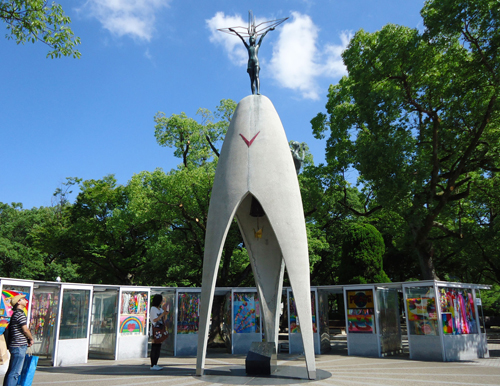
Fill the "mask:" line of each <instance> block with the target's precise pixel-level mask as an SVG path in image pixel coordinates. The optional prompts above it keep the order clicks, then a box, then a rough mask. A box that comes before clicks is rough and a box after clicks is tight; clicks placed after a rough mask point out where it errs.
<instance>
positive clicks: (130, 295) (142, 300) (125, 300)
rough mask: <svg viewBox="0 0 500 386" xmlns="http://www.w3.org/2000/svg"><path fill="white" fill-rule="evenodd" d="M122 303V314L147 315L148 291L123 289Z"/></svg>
mask: <svg viewBox="0 0 500 386" xmlns="http://www.w3.org/2000/svg"><path fill="white" fill-rule="evenodd" d="M120 304H121V307H120V310H121V311H120V314H122V315H146V313H147V308H148V293H147V292H135V291H123V292H122V297H121V303H120Z"/></svg>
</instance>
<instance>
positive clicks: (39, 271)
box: [0, 203, 76, 281]
mask: <svg viewBox="0 0 500 386" xmlns="http://www.w3.org/2000/svg"><path fill="white" fill-rule="evenodd" d="M56 216H57V214H56V211H55V210H54V208H44V207H40V208H33V209H23V208H22V205H21V204H19V203H13V204H12V205H8V204H4V203H0V276H4V277H14V278H19V279H32V280H33V279H35V280H51V281H52V280H55V279H56V277H57V276H61V277H65V278H66V279H67V280H71V279H76V269H75V268H76V267H75V266H74V265H72V264H71V263H70V262H69V261H68V260H65V259H57V258H55V257H54V256H50V255H49V254H47V253H45V251H43V250H41V249H40V248H39V245H38V242H37V235H36V234H37V232H38V230H40V229H42V228H45V227H48V226H49V224H51V223H53V222H54V219H55V217H56Z"/></svg>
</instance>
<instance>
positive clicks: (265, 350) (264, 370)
mask: <svg viewBox="0 0 500 386" xmlns="http://www.w3.org/2000/svg"><path fill="white" fill-rule="evenodd" d="M277 358H278V357H277V355H276V344H274V342H252V344H251V346H250V350H249V351H248V354H247V358H246V359H245V370H246V372H247V374H248V375H271V373H273V372H274V371H276V365H277V361H278V360H277Z"/></svg>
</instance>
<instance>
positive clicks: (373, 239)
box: [339, 224, 390, 284]
mask: <svg viewBox="0 0 500 386" xmlns="http://www.w3.org/2000/svg"><path fill="white" fill-rule="evenodd" d="M384 252H385V246H384V239H383V238H382V235H381V234H380V232H379V231H378V230H377V229H376V228H375V227H374V226H372V225H370V224H352V225H351V226H350V227H349V229H348V232H347V233H346V236H345V238H344V241H343V244H342V259H341V263H340V272H339V281H340V282H341V283H343V284H366V283H388V282H390V279H389V278H388V277H387V275H386V274H385V272H384V270H383V268H382V264H383V261H382V259H383V255H384Z"/></svg>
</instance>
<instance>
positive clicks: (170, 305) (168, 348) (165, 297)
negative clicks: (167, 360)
mask: <svg viewBox="0 0 500 386" xmlns="http://www.w3.org/2000/svg"><path fill="white" fill-rule="evenodd" d="M157 294H159V295H161V297H162V302H161V304H160V308H162V309H163V308H165V309H166V310H167V314H166V316H165V319H164V323H165V330H166V331H167V332H168V338H167V339H165V341H164V342H163V343H162V345H161V354H162V355H174V346H175V333H174V332H175V290H174V289H166V288H151V299H153V297H154V296H155V295H157ZM149 328H150V331H151V324H150V327H149ZM149 341H150V343H151V342H152V338H151V337H150V339H149Z"/></svg>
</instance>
